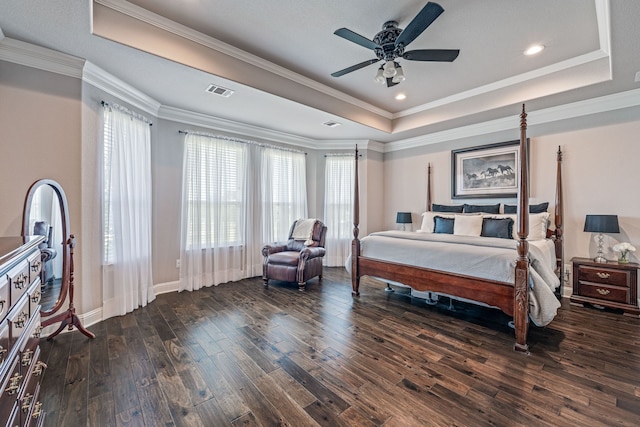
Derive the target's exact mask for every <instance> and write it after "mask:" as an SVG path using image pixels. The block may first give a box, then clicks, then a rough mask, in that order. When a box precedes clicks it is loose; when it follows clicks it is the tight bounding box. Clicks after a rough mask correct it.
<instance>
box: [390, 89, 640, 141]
mask: <svg viewBox="0 0 640 427" xmlns="http://www.w3.org/2000/svg"><path fill="white" fill-rule="evenodd" d="M639 106H640V89H634V90H629V91H626V92H619V93H615V94H612V95H606V96H601V97H598V98H592V99H587V100H584V101H577V102H572V103H569V104H564V105H559V106H556V107H549V108H544V109H542V110H538V111H527V125H528V127H532V126H539V125H545V124H551V123H554V122H559V121H563V120H571V119H576V118H581V117H586V116H591V115H594V114H602V113H607V112H610V111H616V110H622V109H627V108H634V107H639ZM514 123H517V120H516V115H514V116H509V117H503V118H500V119H495V120H490V121H488V122H482V123H476V124H473V125H468V126H463V127H458V128H455V129H448V130H445V131H441V132H434V133H430V134H428V135H423V136H418V137H415V138H408V139H404V140H400V141H394V142H390V143H387V144H385V145H384V152H385V153H389V152H393V151H401V150H407V149H410V148H416V147H422V146H425V145H431V144H438V143H442V142H449V141H455V140H458V139H463V138H472V137H478V136H479V135H489V134H494V133H499V132H504V131H512V130H514V129H515V127H514Z"/></svg>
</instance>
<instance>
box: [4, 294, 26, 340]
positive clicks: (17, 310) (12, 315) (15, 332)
mask: <svg viewBox="0 0 640 427" xmlns="http://www.w3.org/2000/svg"><path fill="white" fill-rule="evenodd" d="M7 322H8V324H9V341H10V345H15V344H16V342H17V341H18V339H19V338H20V335H21V334H22V333H23V332H24V331H25V330H26V327H27V324H28V323H29V300H28V299H27V298H22V299H21V300H20V301H18V303H17V304H15V305H14V306H13V307H12V308H11V311H10V312H9V314H8V315H7Z"/></svg>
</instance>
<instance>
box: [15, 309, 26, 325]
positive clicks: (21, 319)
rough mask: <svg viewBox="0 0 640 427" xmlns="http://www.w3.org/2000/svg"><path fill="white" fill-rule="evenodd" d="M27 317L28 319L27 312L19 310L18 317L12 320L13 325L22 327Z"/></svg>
mask: <svg viewBox="0 0 640 427" xmlns="http://www.w3.org/2000/svg"><path fill="white" fill-rule="evenodd" d="M28 319H29V314H28V313H25V312H24V311H23V312H21V313H20V314H18V318H17V319H16V321H15V322H14V325H15V327H16V328H19V329H22V328H24V324H25V323H27V320H28Z"/></svg>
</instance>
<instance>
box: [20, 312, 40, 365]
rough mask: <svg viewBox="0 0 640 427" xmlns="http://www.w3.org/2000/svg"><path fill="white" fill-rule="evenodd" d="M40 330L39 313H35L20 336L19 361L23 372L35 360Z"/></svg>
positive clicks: (37, 352)
mask: <svg viewBox="0 0 640 427" xmlns="http://www.w3.org/2000/svg"><path fill="white" fill-rule="evenodd" d="M41 330H42V328H41V327H40V315H39V314H37V315H35V316H34V317H33V318H32V319H31V321H30V322H29V325H28V326H27V329H26V330H25V332H24V334H23V336H22V337H20V342H19V343H18V349H19V350H20V363H21V365H22V366H23V367H24V368H25V370H24V371H23V372H26V369H27V368H28V369H31V367H32V365H33V364H34V363H35V361H36V360H37V355H38V354H39V350H38V343H39V342H40V331H41Z"/></svg>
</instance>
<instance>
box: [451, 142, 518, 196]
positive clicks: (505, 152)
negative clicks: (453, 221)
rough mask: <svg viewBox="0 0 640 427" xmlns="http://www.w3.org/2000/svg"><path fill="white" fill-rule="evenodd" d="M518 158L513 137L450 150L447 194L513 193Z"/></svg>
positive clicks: (515, 191) (515, 186)
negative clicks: (509, 139) (448, 190)
mask: <svg viewBox="0 0 640 427" xmlns="http://www.w3.org/2000/svg"><path fill="white" fill-rule="evenodd" d="M528 143H529V140H527V144H528ZM519 158H520V141H517V140H516V141H507V142H500V143H497V144H489V145H483V146H481V147H473V148H464V149H460V150H453V151H451V174H452V176H451V197H452V198H454V199H464V198H482V197H491V198H503V197H505V198H506V197H516V196H517V194H518V176H519V172H520V171H519V162H518V159H519Z"/></svg>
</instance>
